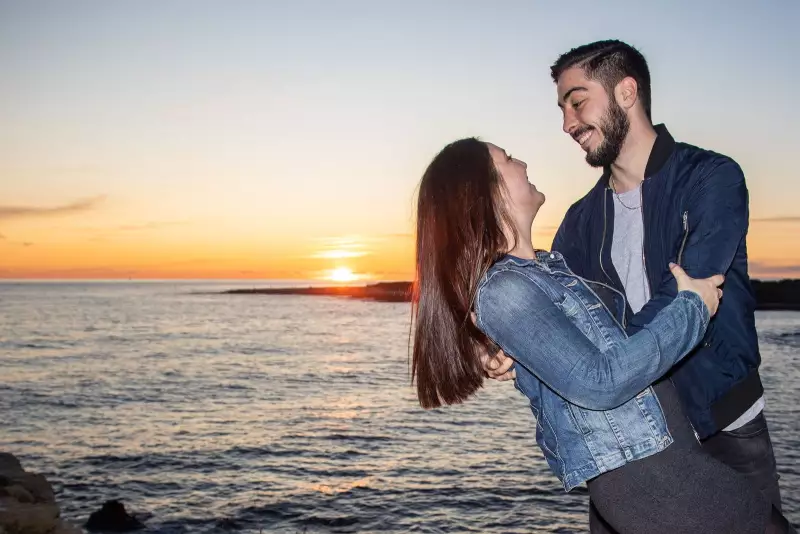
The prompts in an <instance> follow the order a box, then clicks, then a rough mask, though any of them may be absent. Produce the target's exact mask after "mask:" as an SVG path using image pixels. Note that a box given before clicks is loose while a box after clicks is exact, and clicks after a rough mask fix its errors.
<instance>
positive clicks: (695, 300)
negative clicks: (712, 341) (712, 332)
mask: <svg viewBox="0 0 800 534" xmlns="http://www.w3.org/2000/svg"><path fill="white" fill-rule="evenodd" d="M675 298H676V300H677V299H685V300H688V301H689V302H691V303H692V304H693V305H694V306H695V307H696V308H697V310H698V312H699V313H700V317H702V318H703V329H706V328H708V322H709V321H710V320H711V312H710V311H709V310H708V307H707V306H706V304H705V302H703V299H702V298H701V297H700V295H698V294H697V293H695V292H694V291H687V290H683V291H680V292H678V296H677V297H675Z"/></svg>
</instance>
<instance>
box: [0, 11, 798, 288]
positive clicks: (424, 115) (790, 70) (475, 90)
mask: <svg viewBox="0 0 800 534" xmlns="http://www.w3.org/2000/svg"><path fill="white" fill-rule="evenodd" d="M798 21H800V2H796V1H793V0H784V1H772V2H763V3H759V4H755V3H751V2H717V1H695V2H686V1H678V2H669V3H667V2H663V3H659V5H657V6H656V5H650V4H647V3H640V2H621V1H616V2H615V1H607V2H570V3H564V2H532V1H528V2H522V1H505V2H504V1H497V2H494V3H489V2H473V1H459V2H456V1H454V0H453V1H443V0H430V1H427V2H415V1H406V2H402V3H398V2H382V1H372V2H367V1H334V0H330V1H326V2H322V1H317V2H311V1H293V2H276V1H263V2H256V1H250V2H242V1H226V2H221V1H217V2H209V1H197V0H191V1H188V0H186V1H158V2H156V1H151V2H133V1H128V2H122V1H116V2H109V1H103V0H96V1H80V0H79V1H71V2H61V1H36V2H31V1H22V0H20V1H9V0H3V1H0V68H2V69H3V73H4V83H3V84H2V85H1V86H0V120H2V122H3V123H4V128H2V129H1V130H0V235H2V236H4V239H0V257H5V258H6V259H7V262H8V265H9V267H8V268H7V270H8V271H9V272H10V273H12V274H13V273H17V274H19V272H20V269H22V270H24V269H25V268H28V267H30V266H31V265H33V264H36V263H37V262H38V264H41V263H42V262H43V261H44V262H46V263H52V264H53V265H54V266H56V265H62V264H63V265H64V266H67V264H68V265H69V266H70V268H71V269H77V270H80V269H81V268H89V267H91V265H90V264H89V263H85V262H84V263H80V262H78V263H76V262H75V261H73V260H70V262H71V263H70V262H67V263H64V262H65V261H66V256H65V254H66V253H65V252H64V251H65V250H66V249H68V248H70V247H72V248H73V249H74V247H78V248H81V250H87V251H90V252H87V253H86V255H84V257H85V258H87V260H86V261H87V262H88V261H92V262H95V265H96V267H98V268H100V267H102V266H108V267H109V268H112V267H113V268H115V269H116V268H118V267H120V266H119V265H117V264H116V263H114V262H113V261H111V259H110V258H108V257H106V256H104V255H103V253H102V251H101V250H99V249H97V248H94V249H93V248H91V247H92V246H91V244H90V243H92V242H95V243H96V242H97V234H98V232H100V233H102V234H103V236H105V238H106V239H107V240H109V241H111V242H113V243H119V242H125V243H127V245H126V246H127V247H128V248H127V249H126V250H128V252H129V253H130V254H128V256H126V255H125V254H122V252H120V251H119V250H118V251H116V252H115V254H117V256H119V257H126V258H127V257H129V256H130V257H135V256H137V254H138V256H139V257H143V258H147V261H146V262H143V263H142V262H140V263H138V264H136V265H134V266H132V267H131V268H136V269H140V270H141V269H147V268H154V269H155V268H157V267H158V266H159V265H161V264H162V263H163V264H164V265H166V264H167V263H170V262H171V263H176V262H191V261H193V259H197V260H198V261H199V259H200V256H201V255H202V256H203V258H202V259H203V261H204V262H206V264H208V262H211V263H212V264H213V263H214V261H216V260H219V261H220V262H223V263H225V262H228V263H230V264H233V263H235V261H237V260H236V259H237V258H238V259H242V258H248V261H249V260H251V259H252V258H257V259H258V261H257V262H256V263H254V264H253V265H251V267H252V268H253V269H256V270H260V271H259V272H262V273H266V274H269V273H268V271H269V270H270V269H271V268H273V267H274V268H273V271H274V272H273V273H272V276H284V275H285V276H289V271H292V276H297V275H298V272H299V271H298V269H299V267H298V264H299V262H300V261H301V260H302V259H303V258H306V257H307V254H312V253H313V250H312V249H313V248H314V247H315V246H319V242H320V240H323V241H324V240H325V239H329V240H330V239H333V240H335V239H342V238H344V237H346V236H355V237H354V239H359V238H363V240H364V242H365V243H367V242H369V243H377V242H385V241H386V240H387V236H398V237H397V239H403V238H402V237H400V236H403V235H406V237H407V235H408V234H409V233H410V232H412V231H413V200H414V191H415V186H416V184H417V181H418V180H419V178H420V176H421V173H422V171H423V170H424V167H425V165H426V164H427V162H428V161H429V160H430V158H431V157H432V156H433V155H434V154H435V153H436V152H437V151H438V150H439V149H440V148H441V147H442V146H444V145H445V144H446V143H447V142H450V141H452V140H455V139H457V138H459V137H464V136H468V135H478V136H481V137H482V138H484V139H486V140H490V141H492V142H495V143H497V144H499V145H501V146H503V147H505V148H506V149H508V150H509V151H510V152H511V153H513V154H514V155H515V156H517V157H520V158H522V159H524V160H526V161H527V163H528V165H529V174H530V176H531V178H532V180H533V181H535V183H536V184H537V186H538V187H539V188H540V189H541V190H542V191H544V192H545V193H546V194H547V196H548V202H547V204H546V205H545V207H544V208H543V210H542V211H541V213H540V218H539V219H538V220H537V223H536V224H535V228H536V232H535V235H534V237H535V238H536V239H538V240H540V242H539V243H538V245H539V246H543V247H546V246H549V241H550V238H551V235H552V228H553V227H554V226H555V225H557V224H558V223H559V221H560V219H561V217H562V216H563V213H564V211H565V210H566V208H567V207H568V206H569V204H570V203H571V202H572V201H574V200H575V199H576V198H577V197H578V196H580V195H581V194H582V193H583V192H584V191H586V190H588V188H589V187H590V186H591V185H592V184H593V183H594V181H595V180H596V178H597V171H596V170H594V169H591V168H589V167H588V166H587V165H586V164H585V163H584V161H583V154H582V152H581V150H580V148H579V147H578V146H577V145H576V144H575V143H574V142H573V141H571V140H570V139H569V138H568V137H567V136H566V135H565V134H563V133H562V132H561V120H560V112H559V110H558V108H557V107H556V95H555V87H554V85H553V83H552V81H551V80H550V78H549V65H550V64H551V63H552V62H553V60H555V59H556V58H557V57H558V55H559V54H560V53H562V52H565V51H566V50H568V49H570V48H572V47H574V46H577V45H580V44H584V43H586V42H590V41H593V40H597V39H605V38H618V39H622V40H624V41H626V42H629V43H631V44H633V45H635V46H637V47H638V48H639V49H640V50H641V51H642V52H643V53H644V54H645V56H646V58H647V59H648V61H649V63H650V68H651V73H652V79H653V116H654V117H653V118H654V120H655V121H656V122H664V123H666V124H667V126H668V127H669V129H670V131H671V132H672V134H673V135H674V136H675V137H676V139H678V140H681V141H685V142H689V143H692V144H696V145H699V146H702V147H705V148H710V149H713V150H716V151H718V152H722V153H725V154H728V155H730V156H732V157H734V158H735V159H736V160H737V161H738V162H739V163H740V164H741V165H742V167H743V168H744V170H745V174H746V176H747V179H748V184H749V188H750V193H751V214H752V218H753V220H754V222H753V227H752V230H751V240H750V241H751V242H750V248H751V250H752V254H753V256H754V258H753V261H754V262H755V263H756V264H760V265H763V266H764V268H765V269H767V268H769V269H773V270H774V269H776V268H779V269H788V271H785V272H787V273H791V272H794V271H792V269H795V268H796V269H797V273H798V275H799V276H800V267H796V266H800V246H798V242H797V238H796V237H795V236H796V235H800V232H798V230H800V222H798V221H800V209H798V208H797V207H796V205H797V199H798V198H799V196H800V185H798V184H799V183H800V181H798V180H797V179H796V174H797V171H796V167H795V165H794V161H793V157H792V155H793V153H794V152H795V151H796V147H797V146H798V144H800V133H798V130H797V129H796V128H795V125H796V124H797V123H798V122H799V121H800V111H798V106H797V105H795V103H794V98H793V97H794V94H793V93H794V92H795V90H796V87H798V85H800V74H799V73H798V69H797V68H796V64H797V60H796V58H795V57H794V54H795V53H796V51H797V50H800V37H798V31H797V28H796V25H797V22H798ZM86 199H88V202H87V203H85V204H86V206H88V207H86V209H80V210H73V211H71V212H69V214H68V215H66V214H63V213H62V215H60V216H58V217H55V216H52V214H53V213H54V212H47V211H46V210H47V209H50V208H58V207H65V206H67V207H68V206H69V205H71V204H72V203H75V202H80V201H84V200H86ZM20 206H22V207H26V208H32V209H33V211H28V212H27V213H28V214H29V216H25V217H18V216H14V215H11V213H19V211H13V210H9V209H5V211H3V210H4V208H14V207H20ZM36 210H39V211H38V212H37V211H36ZM4 213H5V215H4ZM35 213H40V214H41V215H42V216H41V217H39V216H36V215H30V214H35ZM792 218H795V219H794V220H793V219H792ZM760 219H779V220H778V221H759V220H760ZM123 227H125V228H132V227H141V228H143V229H148V228H149V230H148V231H147V232H144V233H143V232H140V233H139V234H137V236H136V237H135V238H134V237H130V236H131V232H127V233H126V234H125V237H124V238H122V237H119V236H117V234H115V232H116V231H118V230H119V228H123ZM87 228H89V229H91V230H92V231H91V232H86V231H84V230H86V229H87ZM156 229H158V231H156ZM103 232H105V233H103ZM93 239H94V240H95V241H91V240H93ZM381 240H383V241H381ZM101 241H102V240H101ZM20 243H31V244H35V245H36V246H26V247H19V246H14V244H17V245H18V244H20ZM381 246H383V247H384V248H383V249H382V248H381ZM137 247H138V248H137ZM370 247H371V248H370ZM387 247H388V248H387ZM397 247H399V248H397ZM397 247H395V248H397V250H395V249H391V250H389V249H390V248H391V247H390V246H389V245H386V244H385V245H380V246H378V245H374V246H373V245H369V247H368V246H367V245H363V247H362V248H364V250H366V252H365V255H372V256H376V255H380V254H383V255H384V256H387V257H388V256H391V257H392V258H394V260H393V261H394V263H395V264H396V265H395V267H390V266H386V265H381V266H375V265H374V262H373V265H372V266H369V265H367V264H366V263H365V264H364V265H355V266H354V268H355V269H361V270H365V271H374V273H373V274H374V275H375V276H377V277H381V276H389V275H390V274H392V275H393V276H394V275H399V273H406V272H409V269H410V261H411V257H410V248H409V246H408V243H406V245H403V246H400V245H398V246H397ZM112 249H113V247H112ZM367 249H368V250H367ZM135 251H138V253H134V252H135ZM209 251H211V252H209ZM214 251H218V252H214ZM120 254H121V256H120ZM215 259H216V260H215ZM126 261H129V262H130V261H132V260H126ZM253 261H255V260H253ZM363 261H366V260H363ZM159 262H161V263H159ZM228 263H226V265H228ZM401 264H402V265H401ZM120 265H121V264H120ZM271 265H272V266H273V267H270V266H271ZM277 265H281V266H290V267H280V268H278V267H275V266H277ZM291 265H294V267H291ZM26 266H28V267H26ZM162 266H163V265H162ZM0 267H2V265H1V264H0ZM395 268H396V269H395ZM54 269H55V267H54ZM392 269H395V271H392ZM765 272H766V271H765ZM782 272H783V271H782ZM0 275H2V273H0Z"/></svg>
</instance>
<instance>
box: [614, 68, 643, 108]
mask: <svg viewBox="0 0 800 534" xmlns="http://www.w3.org/2000/svg"><path fill="white" fill-rule="evenodd" d="M614 98H615V99H616V101H617V104H619V106H620V107H621V108H622V109H624V110H629V109H631V108H632V107H633V105H634V104H636V102H637V101H638V100H639V84H637V83H636V80H634V79H633V78H631V77H630V76H626V77H625V78H623V79H622V80H621V81H620V82H619V83H618V84H617V86H616V87H615V88H614Z"/></svg>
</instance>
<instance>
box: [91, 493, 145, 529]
mask: <svg viewBox="0 0 800 534" xmlns="http://www.w3.org/2000/svg"><path fill="white" fill-rule="evenodd" d="M84 526H85V527H86V528H87V529H88V530H91V531H101V532H130V531H131V530H137V529H140V528H143V527H144V525H143V524H142V522H141V521H139V520H138V519H136V518H135V517H133V516H131V515H129V514H128V512H127V511H126V510H125V505H124V504H122V503H121V502H120V501H117V500H111V501H106V502H104V503H103V507H102V508H101V509H100V510H98V511H96V512H94V513H93V514H92V515H90V516H89V520H88V521H87V522H86V525H84Z"/></svg>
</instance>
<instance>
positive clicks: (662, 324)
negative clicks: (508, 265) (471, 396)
mask: <svg viewBox="0 0 800 534" xmlns="http://www.w3.org/2000/svg"><path fill="white" fill-rule="evenodd" d="M565 298H566V297H565ZM477 315H478V327H479V328H480V329H481V330H483V332H485V333H486V335H488V336H489V337H490V338H491V339H492V340H494V342H495V343H497V344H498V345H499V346H500V347H501V348H502V349H503V351H504V352H505V353H506V354H507V355H509V356H510V357H511V358H513V359H514V360H515V361H516V362H517V363H518V364H519V365H522V366H523V367H525V368H526V369H527V370H528V371H530V372H531V373H532V374H534V375H536V376H537V377H538V378H539V379H540V380H541V381H542V382H544V383H545V384H547V386H548V387H550V388H551V389H553V390H554V391H555V392H556V393H558V394H559V395H560V396H562V397H564V398H565V399H566V400H568V401H569V402H571V403H573V404H576V405H578V406H581V407H584V408H587V409H592V410H609V409H611V408H614V407H616V406H619V405H620V404H623V403H624V402H626V401H628V400H629V399H631V398H633V397H634V396H635V395H636V394H638V393H639V392H640V391H642V390H643V389H645V388H646V387H647V386H649V385H650V384H651V383H652V382H654V381H655V380H656V379H658V378H659V377H661V376H663V375H664V373H666V372H667V371H668V370H669V369H670V368H671V367H672V366H673V365H674V364H675V363H676V362H677V361H679V360H680V358H682V357H683V356H685V355H686V354H687V353H688V352H689V351H691V350H692V349H693V348H694V346H695V345H696V344H697V343H698V342H699V341H700V339H702V337H703V335H704V334H705V331H706V327H707V326H708V321H709V312H708V309H707V308H706V306H705V304H703V301H702V300H701V299H700V297H699V296H698V295H697V294H695V293H691V292H688V291H682V292H681V293H680V294H679V295H678V297H677V298H676V299H674V300H673V302H672V303H671V304H670V305H669V306H667V307H665V308H664V309H663V310H662V311H661V312H660V313H659V314H658V315H657V316H656V318H655V319H654V320H653V321H652V322H651V323H650V324H649V325H647V326H646V327H645V328H643V329H642V330H641V331H640V332H639V333H637V334H636V335H634V336H631V337H629V338H626V339H624V340H622V341H620V342H618V343H615V344H613V345H612V346H611V347H610V348H609V349H608V350H606V351H600V350H599V349H598V348H597V347H596V346H595V345H594V344H593V343H592V342H591V341H590V340H589V339H588V338H587V337H586V336H585V335H584V334H583V332H581V330H580V329H578V327H576V326H575V325H574V324H573V323H572V322H571V321H570V319H569V318H568V317H567V316H566V314H565V313H564V311H562V309H561V308H559V307H558V306H557V305H556V304H554V303H553V299H552V298H551V297H549V296H548V295H547V293H545V292H544V291H543V290H542V289H541V288H540V287H539V286H538V285H537V284H536V282H534V281H533V280H532V279H530V278H529V277H528V276H526V275H525V274H523V273H520V272H518V271H512V270H506V271H499V272H496V273H494V274H492V275H491V277H490V278H489V280H488V281H487V282H485V284H484V286H483V287H482V288H481V290H480V292H479V295H478V300H477Z"/></svg>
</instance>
